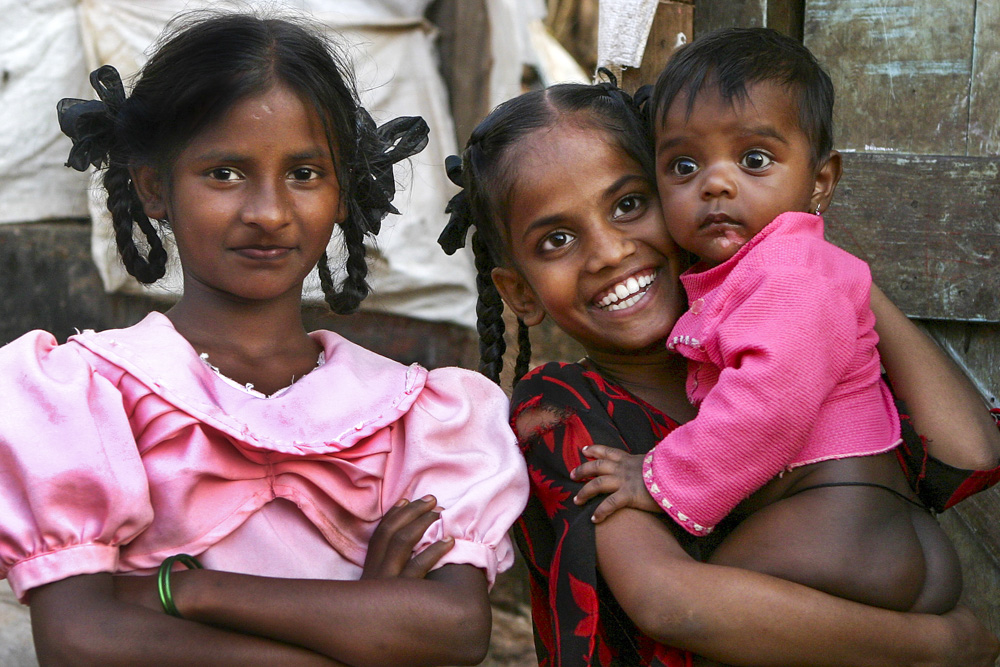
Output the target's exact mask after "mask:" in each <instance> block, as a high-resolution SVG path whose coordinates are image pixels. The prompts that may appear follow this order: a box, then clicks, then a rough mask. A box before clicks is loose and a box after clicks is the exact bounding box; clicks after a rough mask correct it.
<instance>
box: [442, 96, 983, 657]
mask: <svg viewBox="0 0 1000 667" xmlns="http://www.w3.org/2000/svg"><path fill="white" fill-rule="evenodd" d="M651 146H652V142H651V140H650V139H649V136H648V132H647V130H646V126H645V123H644V121H643V119H642V117H641V115H640V114H639V113H638V112H637V110H636V109H635V107H634V106H633V104H632V101H631V100H630V99H629V98H628V96H627V95H625V94H624V93H622V92H621V91H620V90H619V89H617V88H616V87H615V86H614V85H613V84H600V85H597V86H579V85H563V86H554V87H552V88H549V89H547V90H545V91H539V92H533V93H528V94H526V95H522V96H521V97H519V98H516V99H514V100H512V101H510V102H508V103H506V104H504V105H501V106H500V107H499V108H498V109H497V110H495V111H494V112H493V113H492V114H490V116H488V117H487V118H486V119H485V120H484V121H483V122H482V123H481V124H480V125H479V126H478V127H477V128H476V130H475V131H474V132H473V134H472V137H471V138H470V140H469V143H468V145H467V147H466V151H465V153H464V155H463V158H462V160H458V159H457V158H456V159H453V160H450V162H449V173H450V175H451V176H452V177H453V180H455V181H456V182H457V183H458V184H459V185H460V186H462V187H464V188H465V190H464V191H463V192H462V193H460V194H459V195H458V196H456V197H455V198H454V199H453V200H452V202H451V204H450V206H449V210H450V211H451V213H452V220H451V222H450V223H449V226H448V228H447V229H446V230H445V233H444V234H442V237H441V243H442V246H443V247H444V248H445V250H446V251H449V252H454V250H455V249H456V248H457V247H459V246H460V245H462V244H463V243H464V241H465V235H466V232H467V231H468V229H469V227H470V226H471V225H475V232H474V234H473V236H472V246H473V250H474V251H475V253H476V258H477V266H478V270H479V281H478V285H479V292H480V302H479V308H478V313H479V332H480V338H481V352H482V365H481V370H482V371H483V372H484V373H486V374H487V375H488V376H490V377H492V378H493V379H494V380H497V381H498V380H499V375H500V369H501V365H502V354H503V352H504V343H503V338H502V335H503V330H504V327H503V321H502V319H501V314H502V310H503V303H504V302H506V304H507V305H508V306H509V307H510V308H511V309H512V310H513V311H514V313H515V314H516V315H517V316H518V320H519V342H520V352H519V355H518V363H517V368H516V369H515V376H516V377H521V376H524V377H523V379H522V380H521V381H520V383H519V384H517V386H516V387H515V389H514V394H513V405H512V409H513V413H512V414H513V419H512V424H513V426H514V427H515V430H516V431H517V433H518V436H519V440H520V444H521V447H522V451H523V452H524V455H525V457H526V459H527V462H528V469H529V474H530V476H531V481H532V499H531V501H530V502H529V505H528V508H527V510H526V511H525V513H524V515H523V516H522V519H521V521H520V522H519V524H518V531H517V532H518V538H519V543H520V546H521V549H522V552H523V554H524V556H525V559H526V560H527V563H528V567H529V571H530V574H531V586H532V609H533V615H534V620H535V630H536V646H537V649H538V654H539V660H540V664H541V665H542V666H543V667H555V666H563V667H565V666H569V665H581V666H582V665H603V666H607V667H610V666H612V665H666V666H670V667H673V666H675V665H688V664H692V661H695V662H697V661H698V660H700V658H697V657H694V656H693V654H698V655H700V656H706V657H707V658H708V659H711V660H717V661H722V662H726V663H729V664H768V665H784V664H830V665H837V664H844V665H859V664H873V665H899V664H913V663H917V662H922V663H923V664H939V665H990V664H992V660H993V658H994V656H995V655H996V651H997V644H996V640H995V638H993V637H992V636H991V635H990V634H989V633H988V632H986V631H985V630H984V629H983V628H982V626H980V625H978V623H977V622H976V621H975V620H974V619H973V618H972V617H971V614H970V613H969V612H968V611H967V610H965V609H961V608H959V609H958V610H956V611H953V612H951V613H949V614H947V615H945V616H933V615H923V614H906V613H900V612H892V611H887V610H883V609H877V608H874V607H868V606H865V605H861V604H858V603H855V602H850V601H847V600H843V599H840V598H835V597H833V596H830V595H826V594H824V593H821V592H819V591H816V590H813V589H810V588H807V587H804V586H801V585H798V584H794V583H791V582H788V581H783V580H779V579H777V578H773V577H769V576H766V575H763V574H760V573H758V572H753V571H750V570H745V569H737V568H731V567H724V566H719V565H712V564H708V563H703V562H700V561H699V560H697V557H698V556H699V555H700V554H698V551H699V549H697V548H694V546H695V545H692V544H691V543H690V540H689V539H688V538H686V537H685V536H683V535H677V534H676V531H674V530H673V526H672V524H673V522H672V521H671V520H669V519H667V518H666V515H655V514H651V513H645V512H641V511H637V510H634V509H623V510H620V511H618V512H615V513H614V514H613V515H612V516H610V517H609V518H608V519H606V520H604V521H603V522H601V523H599V524H596V525H595V524H594V523H593V522H592V515H593V512H594V509H595V507H596V506H597V505H598V504H599V502H600V501H601V500H602V497H597V498H594V499H593V500H591V501H589V502H587V503H586V504H583V505H582V506H581V505H577V504H576V503H574V498H575V496H576V495H577V494H578V493H579V492H580V490H581V489H582V488H583V481H582V480H579V479H576V478H575V477H574V475H573V470H574V468H576V467H577V466H579V465H580V464H581V463H583V462H584V461H585V460H586V459H585V456H584V452H583V448H584V447H587V446H593V445H601V446H605V447H609V448H614V449H617V450H618V451H620V452H624V453H628V454H644V453H645V452H647V451H648V450H649V449H650V448H651V447H652V446H653V445H654V444H655V443H656V442H657V441H659V440H660V439H661V438H662V437H663V436H664V435H666V434H667V433H669V432H670V431H671V430H672V429H673V428H676V426H677V425H678V424H680V423H683V422H684V421H687V420H689V419H691V418H692V417H693V416H694V409H693V408H692V407H691V406H690V404H689V403H688V402H687V400H686V397H685V393H684V380H685V374H686V366H685V362H684V360H683V359H682V358H680V357H678V356H675V355H672V354H670V353H668V352H667V350H666V345H665V339H666V336H667V334H668V333H669V331H670V329H671V327H672V325H673V323H674V321H675V320H676V318H677V317H678V316H679V314H680V313H681V311H682V309H683V308H684V306H685V300H684V296H683V293H682V291H681V288H680V286H679V283H678V279H677V276H678V275H679V274H680V272H681V271H682V270H683V268H684V266H685V265H686V261H685V258H684V257H683V256H682V253H681V252H680V251H679V250H678V249H677V247H676V246H675V245H674V243H673V241H672V240H671V239H670V238H669V237H668V236H667V234H666V232H665V231H664V225H663V222H662V219H661V217H660V212H659V210H660V209H659V206H658V204H657V202H656V189H655V185H654V166H653V164H654V160H653V156H652V150H651ZM629 280H634V281H635V283H636V284H635V285H634V286H632V285H631V283H629V282H628V281H629ZM621 284H624V285H626V286H627V291H628V292H629V294H627V295H625V296H621V297H620V300H619V301H618V302H616V303H614V304H610V305H609V304H606V303H602V301H603V299H601V298H600V297H602V296H604V295H606V294H607V293H608V290H609V289H612V288H614V287H615V286H616V285H621ZM633 287H634V289H633ZM876 292H877V290H876ZM501 295H502V297H503V300H502V301H501ZM872 307H873V310H874V311H875V313H876V316H877V317H878V320H879V325H878V333H879V335H880V336H881V338H882V340H883V343H882V344H881V345H880V353H881V354H882V357H883V361H884V363H885V366H886V368H887V370H888V372H889V377H890V379H891V380H892V382H893V383H894V384H895V389H896V392H897V395H898V396H899V397H900V398H902V399H903V400H905V401H906V402H907V403H908V404H909V405H910V406H911V408H912V413H913V418H912V420H905V421H907V422H909V421H912V426H914V427H915V428H916V432H920V433H921V434H923V435H924V436H925V438H921V437H920V436H917V435H916V434H915V432H914V431H913V430H912V429H910V435H909V436H908V438H907V443H906V445H905V447H904V448H902V449H901V450H900V459H901V460H902V461H903V462H904V463H905V466H904V467H905V468H906V469H907V471H908V475H909V477H910V479H911V482H912V484H913V486H914V490H915V491H916V492H918V493H920V497H921V499H922V500H923V502H924V503H926V504H928V506H931V507H936V508H938V509H940V508H943V507H945V506H946V505H947V504H949V503H954V502H957V500H959V499H961V498H962V497H964V496H965V495H968V494H969V493H972V492H974V491H975V490H979V489H981V488H985V487H986V486H988V485H989V484H991V483H994V482H996V481H997V478H998V477H1000V472H998V470H997V469H996V468H995V466H996V463H997V458H998V455H1000V432H998V431H997V429H996V428H995V426H994V423H993V420H992V419H991V418H990V415H989V413H988V412H987V411H986V410H984V409H982V408H981V401H980V399H979V397H978V395H977V394H976V393H975V390H974V389H973V388H972V387H971V385H970V384H969V383H968V381H967V380H966V379H965V378H964V376H962V374H961V373H960V372H959V371H958V370H957V369H956V368H955V367H954V366H953V365H951V364H950V362H948V361H947V360H945V358H944V357H943V356H942V355H941V353H940V352H939V351H937V350H936V348H935V346H934V345H933V344H932V343H931V342H930V341H929V340H928V339H926V338H925V337H924V336H923V335H922V334H921V333H920V332H919V331H918V330H917V329H916V327H915V326H914V325H912V324H911V323H909V321H908V320H906V318H905V317H904V316H903V315H902V314H901V313H900V312H899V311H898V310H896V309H895V307H894V306H892V305H891V304H890V303H889V302H888V300H886V299H884V297H883V296H882V295H881V293H877V295H876V296H875V297H873V304H872ZM546 315H548V316H549V317H551V318H552V319H553V320H554V321H555V323H556V324H557V325H558V326H559V327H560V328H561V329H562V330H563V331H565V332H566V333H567V334H568V335H569V336H570V337H572V338H573V339H575V340H576V341H578V342H579V343H580V344H581V345H582V346H583V347H584V349H585V350H586V353H587V356H586V357H585V358H584V359H583V360H582V361H580V362H578V363H573V364H558V363H553V364H547V365H545V366H542V367H540V368H538V369H535V370H534V371H533V372H531V373H530V374H527V375H524V374H525V371H527V366H528V361H529V357H530V350H529V346H528V344H527V343H528V341H527V330H528V327H530V326H533V325H536V324H538V323H539V322H541V321H542V319H543V318H544V317H545V316H546ZM925 442H926V443H927V446H926V448H925V447H924V443H925ZM928 452H929V454H930V455H933V456H936V457H937V459H934V458H931V457H930V456H929V455H928ZM952 466H954V467H952ZM977 469H985V470H984V471H982V472H972V471H973V470H977ZM717 532H718V533H720V534H721V535H722V536H723V537H724V534H725V531H724V530H721V529H720V530H719V531H717ZM696 546H698V547H710V546H711V545H710V544H708V543H699V544H698V545H696ZM685 548H690V549H691V552H692V554H693V555H694V556H695V557H692V554H689V553H688V552H687V551H685ZM706 550H707V549H706ZM671 647H676V648H671ZM682 649H683V650H682ZM689 652H690V653H689Z"/></svg>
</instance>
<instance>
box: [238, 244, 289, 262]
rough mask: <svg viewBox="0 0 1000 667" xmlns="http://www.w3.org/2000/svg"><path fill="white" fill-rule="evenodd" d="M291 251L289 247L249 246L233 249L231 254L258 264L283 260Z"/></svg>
mask: <svg viewBox="0 0 1000 667" xmlns="http://www.w3.org/2000/svg"><path fill="white" fill-rule="evenodd" d="M292 250H293V248H291V247H288V246H277V245H251V246H241V247H239V248H233V252H235V253H236V254H237V255H240V256H241V257H245V258H247V259H252V260H254V261H258V262H268V261H275V260H279V259H284V258H285V257H287V256H288V255H289V254H291V252H292Z"/></svg>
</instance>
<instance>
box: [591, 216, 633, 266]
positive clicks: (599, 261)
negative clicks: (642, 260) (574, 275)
mask: <svg viewBox="0 0 1000 667" xmlns="http://www.w3.org/2000/svg"><path fill="white" fill-rule="evenodd" d="M590 246H591V247H590V255H589V258H588V260H587V270H588V271H590V272H592V273H597V272H598V271H600V270H601V269H604V268H607V267H614V266H618V265H619V264H621V263H622V261H623V260H624V259H625V258H626V257H628V256H629V255H631V254H632V253H634V252H635V250H636V244H635V241H633V240H632V238H631V237H630V236H629V235H628V233H627V230H626V229H625V228H621V227H618V226H616V225H614V224H611V223H609V222H605V223H604V224H602V225H600V226H599V229H598V231H597V232H596V233H595V234H593V236H592V237H591V243H590Z"/></svg>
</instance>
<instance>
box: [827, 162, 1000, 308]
mask: <svg viewBox="0 0 1000 667" xmlns="http://www.w3.org/2000/svg"><path fill="white" fill-rule="evenodd" d="M998 174H1000V159H998V158H966V157H932V156H914V155H882V154H869V153H847V154H845V155H844V177H843V178H842V179H841V183H840V186H839V187H838V189H837V193H836V196H835V197H834V200H833V206H832V207H831V209H830V211H829V213H828V214H827V237H828V238H829V239H830V240H831V241H832V242H834V243H836V244H837V245H839V246H841V247H842V248H844V249H846V250H848V251H849V252H852V253H854V254H855V255H857V256H859V257H861V258H862V259H864V260H866V261H868V262H869V263H870V264H871V266H872V273H873V275H874V276H875V280H876V282H878V283H879V284H880V285H882V287H883V288H884V289H885V290H886V291H887V292H888V293H889V294H890V295H891V296H892V298H893V300H894V301H895V302H896V303H897V304H899V306H900V308H902V310H903V311H904V312H906V313H907V314H908V315H910V316H911V317H920V318H927V319H945V320H977V321H990V322H998V321H1000V298H997V295H998V294H1000V270H998V268H1000V215H998V214H997V211H998V209H1000V176H998Z"/></svg>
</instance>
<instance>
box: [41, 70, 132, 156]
mask: <svg viewBox="0 0 1000 667" xmlns="http://www.w3.org/2000/svg"><path fill="white" fill-rule="evenodd" d="M90 85H92V86H93V87H94V90H96V91H97V96H98V97H99V98H100V99H99V100H78V99H73V98H64V99H61V100H59V103H58V104H57V105H56V112H57V113H58V114H59V129H60V130H62V132H63V134H65V135H66V136H68V137H69V138H70V139H72V140H73V148H72V149H70V151H69V159H67V160H66V166H67V167H72V168H73V169H76V170H77V171H86V170H87V165H94V167H96V168H98V169H100V168H101V166H103V165H105V164H107V163H108V162H109V158H108V153H109V152H110V151H111V147H112V146H113V145H114V132H115V117H116V116H117V115H118V111H119V110H120V109H121V107H122V104H124V103H125V86H124V85H122V78H121V76H119V74H118V70H116V69H115V68H114V67H112V66H111V65H104V66H103V67H99V68H98V69H96V70H94V71H93V72H91V73H90Z"/></svg>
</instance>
